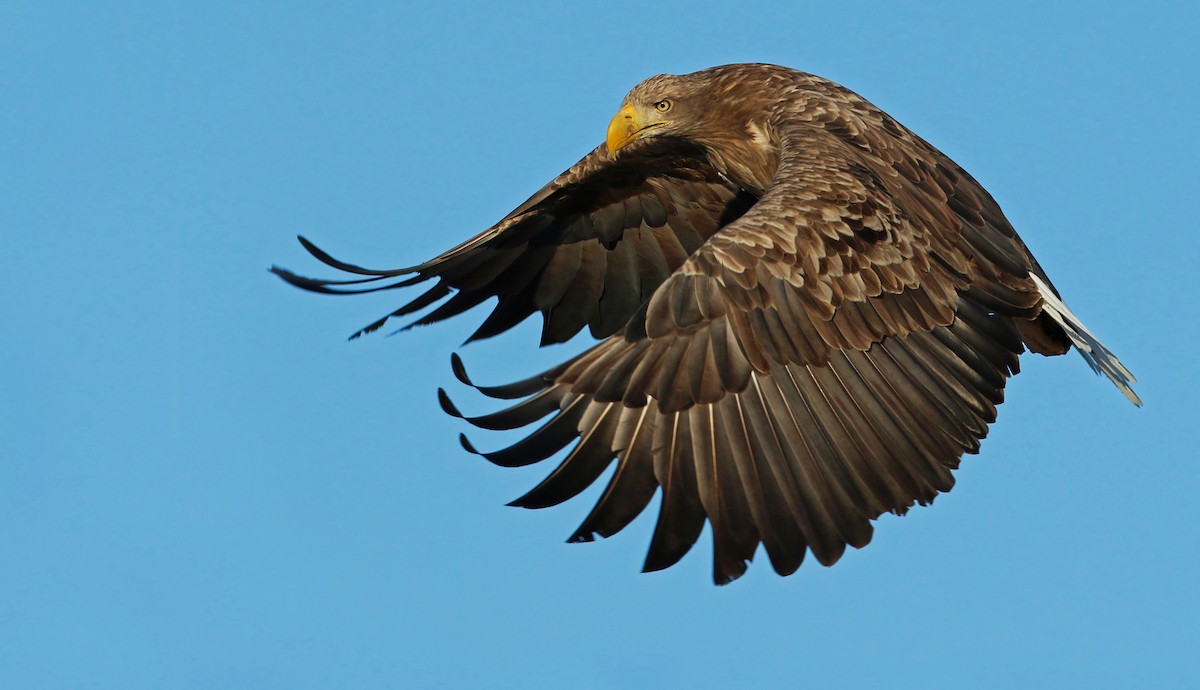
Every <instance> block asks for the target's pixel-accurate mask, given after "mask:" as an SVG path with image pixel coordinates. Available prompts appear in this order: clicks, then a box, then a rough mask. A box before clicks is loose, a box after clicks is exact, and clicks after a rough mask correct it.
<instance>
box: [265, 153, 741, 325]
mask: <svg viewBox="0 0 1200 690" xmlns="http://www.w3.org/2000/svg"><path fill="white" fill-rule="evenodd" d="M754 201H755V197H754V196H753V195H752V194H750V193H749V192H746V191H744V190H742V189H740V188H738V187H737V186H736V185H734V184H733V183H731V182H730V181H729V180H728V179H726V178H724V177H723V176H721V175H720V173H718V172H717V170H716V169H715V168H713V167H712V165H711V164H710V163H709V162H708V160H707V158H706V157H705V155H704V152H703V151H702V150H701V149H700V148H698V147H696V146H695V145H692V144H689V143H687V142H685V141H682V140H678V139H666V138H657V139H650V140H646V141H641V142H637V143H636V145H633V146H630V147H629V148H627V149H625V150H623V151H622V152H621V156H620V158H618V159H613V158H612V157H610V156H609V154H608V149H607V148H606V147H605V146H604V145H601V146H600V147H598V148H597V149H595V150H594V151H592V152H591V153H589V154H588V155H587V156H585V157H584V158H583V159H582V160H580V161H579V162H578V163H576V164H575V165H574V166H572V167H571V168H570V169H569V170H567V171H566V172H564V173H563V174H562V175H559V176H558V177H557V178H556V179H555V180H554V181H552V182H551V183H550V184H548V185H546V186H545V187H543V188H542V189H541V190H540V191H539V192H538V193H537V194H535V195H534V196H533V197H531V198H530V199H529V200H528V201H526V202H525V203H524V204H522V205H521V206H520V207H518V208H517V209H516V210H514V211H513V212H512V213H510V214H509V215H508V216H507V217H506V218H504V220H502V221H500V222H499V223H497V224H496V225H494V226H493V227H491V228H489V229H488V230H486V231H485V232H483V233H481V234H480V235H478V236H476V237H474V238H472V239H470V240H467V241H466V242H464V243H462V244H460V245H459V246H457V247H455V248H453V249H451V250H449V251H447V252H445V253H443V254H441V255H440V256H438V257H436V258H434V259H432V260H430V261H427V262H425V263H423V264H419V265H417V266H412V267H409V268H401V269H395V270H382V271H380V270H371V269H364V268H361V267H358V266H354V265H351V264H346V263H343V262H340V261H337V260H336V259H333V258H332V257H330V256H329V255H328V254H326V253H325V252H323V251H321V250H320V249H318V248H317V247H316V246H315V245H313V244H312V243H311V242H309V241H307V240H305V239H304V238H300V241H301V242H302V243H303V244H304V246H305V248H307V249H308V250H309V252H310V253H312V254H313V255H314V256H315V257H316V258H318V259H319V260H321V261H322V262H324V263H326V264H328V265H330V266H332V267H334V268H338V269H340V270H343V271H347V272H349V273H353V274H357V275H360V276H364V277H363V278H360V279H352V280H340V281H339V280H315V279H311V278H305V277H302V276H298V275H296V274H293V273H291V272H290V271H287V270H286V269H282V268H278V267H275V268H272V271H274V272H275V273H276V274H278V275H279V276H280V277H282V278H283V279H284V280H286V281H288V282H289V283H291V284H293V285H296V286H298V287H301V288H304V289H306V290H311V291H314V292H324V293H361V292H372V291H377V290H390V289H395V288H402V287H407V286H410V285H415V284H417V283H421V282H424V281H429V280H432V281H434V282H433V285H432V286H431V287H429V289H427V290H426V291H425V292H424V293H422V294H421V295H419V296H418V297H417V298H416V299H414V300H412V301H411V302H409V303H407V304H405V305H404V306H402V307H400V308H399V309H397V310H395V311H393V312H392V313H390V314H388V315H387V316H385V317H384V318H382V319H379V320H378V321H376V322H374V323H372V324H370V325H368V326H367V327H365V328H363V329H362V330H361V331H359V332H358V333H356V334H355V336H358V335H361V334H363V333H369V332H371V331H374V330H376V329H378V328H379V327H380V326H382V325H383V324H384V323H385V322H386V321H387V320H388V319H389V318H391V317H398V316H405V315H408V314H413V313H415V312H418V311H420V310H422V309H425V308H427V307H430V306H433V305H434V304H437V303H438V302H441V304H439V305H438V306H437V307H436V308H435V309H433V310H432V311H431V312H429V313H428V314H426V315H425V316H423V317H422V318H420V319H419V320H417V321H416V322H415V323H413V324H411V325H423V324H429V323H434V322H436V321H441V320H442V319H445V318H448V317H451V316H454V315H456V314H460V313H462V312H463V311H466V310H467V309H470V308H471V307H474V306H476V305H478V304H479V303H481V302H483V301H485V300H487V299H488V298H491V297H497V298H499V299H498V301H497V304H496V306H495V307H494V308H493V309H492V312H491V314H490V315H488V317H487V318H486V319H485V320H484V322H483V324H482V325H481V326H480V327H479V329H478V330H477V331H475V333H474V334H473V335H472V336H471V338H470V339H469V340H476V339H480V338H487V337H490V336H493V335H496V334H498V333H501V332H503V331H505V330H507V329H509V328H511V327H513V326H515V325H516V324H518V323H520V322H521V321H523V320H524V319H525V318H526V317H528V316H530V315H531V314H533V313H534V312H541V314H542V316H543V319H544V325H543V329H542V344H548V343H557V342H563V341H566V340H568V339H570V338H571V337H572V336H574V335H575V334H576V333H578V332H579V331H580V330H581V329H582V328H583V327H584V326H587V327H588V328H589V329H590V331H591V333H592V335H593V336H595V337H597V338H603V337H607V336H609V335H612V334H613V333H616V332H617V331H619V330H620V329H621V328H622V327H623V326H624V325H625V323H626V322H627V321H628V320H629V318H630V316H632V315H633V314H634V312H636V311H637V309H638V308H639V307H640V306H641V305H642V304H643V303H645V301H646V300H648V299H649V297H650V295H651V294H653V292H654V290H655V289H656V288H657V287H658V286H659V285H660V284H662V282H663V281H664V280H666V279H667V277H668V276H670V275H671V273H673V272H674V271H675V270H676V269H677V268H679V266H681V265H682V264H683V262H684V260H685V259H686V258H687V257H688V256H689V255H691V254H692V253H693V252H695V251H696V249H698V248H699V247H700V246H701V245H702V244H703V243H704V242H705V241H706V240H707V239H708V238H709V237H711V236H712V235H713V233H715V232H716V231H717V230H718V229H719V228H720V227H722V226H723V225H725V224H727V223H729V222H730V221H732V220H733V219H735V218H737V217H738V216H740V215H741V214H742V213H744V212H745V211H746V209H747V208H749V207H750V206H751V205H752V204H753V203H754ZM447 298H448V299H447ZM442 300H445V301H442Z"/></svg>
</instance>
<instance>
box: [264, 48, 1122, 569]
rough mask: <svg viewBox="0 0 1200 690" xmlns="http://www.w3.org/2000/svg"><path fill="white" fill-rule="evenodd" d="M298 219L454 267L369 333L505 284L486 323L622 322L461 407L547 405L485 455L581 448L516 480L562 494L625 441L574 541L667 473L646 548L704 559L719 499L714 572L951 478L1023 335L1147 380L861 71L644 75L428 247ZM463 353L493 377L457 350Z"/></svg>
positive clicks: (442, 269)
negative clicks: (522, 434) (497, 213)
mask: <svg viewBox="0 0 1200 690" xmlns="http://www.w3.org/2000/svg"><path fill="white" fill-rule="evenodd" d="M301 241H302V242H304V245H305V247H307V248H308V249H309V250H310V251H311V252H312V253H313V254H314V255H315V256H316V257H317V258H318V259H320V260H322V261H323V262H325V263H327V264H329V265H331V266H334V267H336V268H340V269H342V270H345V271H348V272H351V273H355V274H359V275H361V276H363V277H362V278H360V279H355V280H348V281H319V280H313V279H309V278H302V277H299V276H296V275H294V274H292V273H290V272H287V271H285V270H283V269H278V268H276V269H273V270H274V271H275V272H276V273H278V274H279V275H280V276H281V277H283V278H284V279H285V280H287V281H288V282H290V283H292V284H294V285H297V286H299V287H302V288H305V289H308V290H313V291H317V292H366V291H372V290H383V289H391V288H394V287H402V286H409V285H415V284H417V283H421V282H424V281H428V280H432V281H433V284H432V287H430V288H428V290H427V291H426V292H424V293H422V294H421V295H419V296H418V297H416V299H414V300H413V301H411V302H409V303H408V304H406V305H405V306H403V307H401V308H399V309H397V310H396V311H395V312H393V313H392V314H390V315H389V316H388V317H385V318H384V319H381V320H379V321H376V322H375V323H373V324H371V325H369V326H367V327H366V328H365V329H363V330H362V331H360V332H359V333H360V334H361V333H364V332H369V331H372V330H375V329H377V328H379V327H380V326H381V325H382V324H383V322H384V321H386V320H387V318H390V317H392V316H403V315H407V314H412V313H414V312H417V311H419V310H421V309H424V308H427V307H431V306H433V305H435V304H438V303H439V302H440V304H438V306H436V307H435V308H434V309H433V310H432V311H431V312H429V313H428V314H426V315H425V316H423V317H421V318H420V319H418V320H417V321H416V322H415V323H417V324H425V323H432V322H435V321H439V320H441V319H444V318H447V317H450V316H453V315H455V314H459V313H461V312H463V311H465V310H466V309H469V308H470V307H473V306H475V305H477V304H479V303H481V302H483V301H485V300H487V299H489V298H492V297H496V298H498V300H497V302H496V305H495V307H494V308H493V309H492V311H491V313H490V314H489V315H488V317H487V318H486V319H485V320H484V321H483V323H482V324H481V325H480V327H479V329H478V330H477V331H476V332H475V334H474V335H473V336H472V337H471V339H472V340H474V339H477V338H486V337H490V336H493V335H496V334H497V333H500V332H502V331H504V330H507V329H508V328H511V327H512V326H514V325H515V324H517V323H519V322H520V321H522V320H523V319H525V318H526V317H528V316H530V315H532V314H533V313H535V312H537V313H540V314H541V315H542V319H543V327H542V339H541V340H542V343H543V344H547V343H557V342H562V341H565V340H567V339H569V338H570V337H571V336H573V335H575V334H576V333H578V332H579V331H580V330H581V329H583V328H584V327H585V326H586V327H587V328H588V329H589V330H590V332H591V334H592V335H593V336H595V337H596V338H599V339H602V341H601V342H600V343H598V344H597V345H596V346H595V347H593V348H592V349H590V350H588V351H586V352H584V353H583V354H581V355H579V356H577V357H575V358H573V359H572V360H570V361H569V362H566V363H564V364H561V365H559V366H556V367H554V368H552V369H550V370H548V371H546V372H544V373H543V374H541V375H538V376H535V377H532V378H530V379H527V380H525V381H521V382H518V383H515V384H511V385H508V386H495V387H477V388H478V389H479V390H480V391H482V392H483V393H485V394H486V395H489V396H491V397H493V398H500V399H514V400H517V399H519V402H516V403H515V404H513V405H512V406H511V407H508V408H507V409H504V410H501V411H499V412H496V413H492V414H489V415H485V416H482V417H475V418H467V420H468V421H469V422H471V423H472V424H474V425H476V426H478V427H481V428H485V429H512V428H518V427H523V426H526V425H531V424H535V423H537V422H539V421H540V420H543V419H546V421H544V422H542V423H541V426H539V427H538V428H537V429H536V430H534V431H532V432H531V433H530V434H529V435H528V436H527V437H526V438H525V440H523V441H520V442H518V443H517V444H515V445H513V446H511V447H509V448H506V449H504V450H500V451H497V452H494V453H484V454H483V455H484V457H486V458H488V459H489V460H491V461H492V462H495V463H498V464H500V465H504V466H520V465H528V464H532V463H535V462H539V461H542V460H545V459H547V458H549V457H551V456H553V455H555V454H556V453H558V452H559V451H561V450H564V449H568V448H569V451H568V453H567V455H566V456H565V458H564V459H563V460H561V461H560V463H559V464H558V466H557V468H556V469H554V470H553V471H552V472H551V473H550V474H549V476H547V478H546V479H545V480H544V481H543V482H542V483H541V484H539V485H538V486H536V487H534V488H533V489H532V490H531V491H529V493H527V494H525V495H524V496H522V497H521V498H519V499H517V500H516V501H514V502H513V505H518V506H524V507H529V508H539V507H545V506H549V505H555V504H557V503H560V502H562V501H565V500H567V499H569V498H571V497H573V496H575V495H577V494H578V493H580V492H581V491H583V490H584V489H585V488H587V487H588V486H589V485H590V484H592V483H593V482H594V481H596V479H597V478H598V477H599V476H600V475H601V473H602V472H603V471H604V470H605V469H606V468H607V467H608V466H609V465H610V464H611V463H612V462H613V461H614V460H615V461H616V463H617V466H616V470H615V473H614V474H613V476H612V479H611V480H610V481H609V484H608V487H607V488H606V489H605V491H604V493H603V494H602V496H601V497H600V499H599V501H598V502H597V504H596V506H595V508H594V509H593V510H592V512H591V514H590V515H588V517H587V518H586V519H585V520H584V523H583V524H582V525H581V526H580V527H579V529H578V530H577V531H576V532H575V533H574V535H572V537H571V541H590V540H591V539H593V538H594V536H595V535H600V536H604V537H607V536H609V535H612V534H615V533H616V532H618V531H620V530H621V529H622V528H624V527H625V526H626V525H627V524H629V522H630V521H631V520H633V518H634V517H636V516H637V515H638V514H639V513H640V512H641V511H642V510H643V509H644V508H645V507H646V506H647V505H648V504H649V502H650V500H651V499H652V498H653V496H654V494H655V493H656V492H660V493H661V495H662V502H661V507H660V510H659V516H658V524H657V527H656V529H655V532H654V536H653V538H652V541H651V544H650V551H649V554H648V556H647V558H646V563H645V569H646V570H658V569H661V568H666V567H668V566H670V565H672V564H674V563H675V562H677V561H678V560H679V559H680V558H682V557H683V555H684V554H685V553H687V551H688V550H689V549H690V548H691V546H692V544H694V543H695V541H696V539H697V538H698V536H699V535H700V532H701V530H702V528H703V526H704V522H705V520H707V521H708V522H709V523H710V524H711V525H712V532H713V539H714V573H713V575H714V579H715V580H716V581H717V582H718V583H725V582H729V581H730V580H733V579H734V578H736V577H738V576H739V575H741V574H742V573H743V572H744V571H745V569H746V565H747V563H748V562H749V561H750V559H751V558H752V557H753V555H754V553H755V550H756V549H757V548H758V545H759V544H760V543H761V544H763V545H764V547H765V549H766V552H767V555H768V557H769V558H770V560H771V563H772V565H773V566H774V567H775V570H776V571H777V572H779V573H780V574H784V575H786V574H789V573H792V572H794V571H795V570H796V568H797V567H799V565H800V563H801V561H802V560H803V559H804V556H805V553H806V552H809V551H810V552H812V554H813V556H814V557H815V558H816V559H817V560H818V561H820V562H821V563H823V564H825V565H830V564H832V563H834V562H835V561H837V560H838V558H839V557H840V556H841V555H842V553H843V551H844V550H845V547H846V545H850V546H855V547H862V546H864V545H865V544H866V543H867V542H869V541H870V539H871V531H872V525H871V520H873V519H874V518H877V517H878V516H879V515H881V514H883V513H885V512H893V513H903V512H904V511H906V510H907V509H908V508H909V507H910V506H912V505H913V503H921V504H925V503H929V502H930V501H932V500H933V499H934V497H936V496H937V494H938V493H939V492H943V491H949V490H950V488H951V487H952V486H953V484H954V477H953V474H952V473H951V470H953V469H955V468H956V467H957V466H958V463H959V458H960V457H961V456H962V454H963V453H974V452H977V451H978V449H979V442H980V440H981V439H982V438H983V437H984V436H985V435H986V434H987V430H988V424H989V423H990V422H992V421H993V420H994V419H995V417H996V406H997V405H998V404H1000V402H1001V401H1002V400H1003V395H1004V384H1005V381H1006V379H1007V378H1008V377H1009V376H1010V375H1012V374H1015V373H1016V372H1017V356H1018V355H1019V354H1020V353H1022V352H1023V351H1024V350H1025V348H1029V349H1030V350H1032V351H1034V352H1038V353H1041V354H1046V355H1057V354H1062V353H1064V352H1066V351H1067V350H1068V349H1070V347H1071V346H1072V345H1073V346H1075V347H1076V348H1077V349H1079V351H1080V352H1081V354H1083V356H1084V357H1085V358H1086V359H1087V361H1088V363H1089V364H1090V365H1092V367H1093V368H1095V369H1096V370H1097V371H1099V372H1102V373H1103V374H1105V375H1106V376H1108V378H1110V379H1111V380H1112V381H1113V383H1115V384H1116V385H1117V387H1118V388H1120V389H1121V391H1122V392H1123V393H1124V394H1125V395H1126V397H1128V398H1129V399H1130V400H1131V401H1133V402H1135V403H1139V402H1140V401H1138V399H1137V397H1136V395H1134V393H1133V391H1132V390H1131V389H1130V387H1129V384H1130V383H1131V382H1132V381H1133V380H1134V379H1133V377H1132V376H1131V375H1130V373H1129V372H1128V371H1127V370H1126V369H1125V368H1124V367H1123V366H1122V365H1121V364H1120V362H1118V361H1117V359H1116V357H1115V356H1113V355H1112V353H1111V352H1109V351H1108V350H1107V349H1105V348H1104V346H1103V345H1101V344H1100V343H1099V341H1097V340H1096V338H1095V337H1094V336H1092V335H1091V333H1090V332H1088V331H1087V330H1086V329H1085V328H1084V327H1083V326H1082V324H1081V323H1080V322H1079V321H1078V319H1077V318H1076V317H1075V316H1074V315H1073V314H1071V312H1070V310H1069V309H1067V308H1066V305H1065V304H1063V303H1062V301H1061V299H1060V298H1059V297H1058V295H1057V293H1056V292H1055V290H1054V288H1053V287H1052V286H1051V284H1050V280H1049V278H1047V277H1046V274H1045V273H1044V272H1043V271H1042V269H1041V267H1040V266H1039V265H1038V263H1037V261H1036V260H1035V259H1034V258H1033V256H1032V255H1031V254H1030V253H1029V250H1028V249H1027V248H1026V247H1025V244H1024V243H1023V242H1022V241H1021V239H1020V238H1019V237H1018V236H1017V234H1016V232H1015V231H1014V230H1013V228H1012V226H1010V225H1009V223H1008V221H1007V220H1006V219H1005V218H1004V214H1003V213H1001V211H1000V208H999V206H997V205H996V202H995V201H994V200H993V199H992V197H991V196H990V195H988V193H987V192H986V191H984V190H983V188H982V187H980V186H979V183H977V182H976V181H975V180H974V179H973V178H972V177H971V176H970V175H968V174H967V173H966V172H965V171H964V170H963V169H962V168H960V167H958V166H957V165H956V164H955V163H954V162H953V161H951V160H950V159H949V158H947V157H946V156H945V155H943V154H942V153H940V152H939V151H938V150H937V149H935V148H933V147H932V146H930V145H929V144H928V143H926V142H925V141H924V140H922V139H921V138H919V137H917V136H916V135H915V134H913V133H912V132H910V131H909V130H907V129H906V128H905V127H903V126H902V125H900V124H899V123H897V122H896V121H895V120H893V119H892V118H891V117H889V116H888V115H887V114H886V113H884V112H882V111H881V110H879V109H878V108H876V107H874V106H873V105H871V104H870V103H868V102H867V101H865V100H863V99H862V98H861V97H860V96H858V95H857V94H855V93H853V92H851V91H849V90H847V89H845V88H842V87H841V86H838V85H837V84H834V83H832V82H830V81H827V80H824V79H821V78H819V77H815V76H812V75H809V74H804V73H802V72H796V71H794V70H791V69H787V68H784V67H776V66H771V65H727V66H724V67H716V68H713V69H709V70H704V71H702V72H696V73H694V74H689V75H683V76H671V75H663V76H658V77H653V78H651V79H648V80H646V81H644V82H642V83H641V84H639V85H638V86H636V87H635V88H634V89H633V90H632V91H631V92H630V93H629V95H628V96H626V97H625V101H624V104H623V107H622V108H621V110H620V112H619V113H618V114H617V116H616V117H615V118H614V119H613V121H612V123H611V125H610V127H609V132H608V139H607V141H606V143H604V144H601V145H600V146H599V147H597V148H596V149H595V150H594V151H592V152H591V153H589V154H588V155H587V156H585V157H584V158H583V159H582V160H581V161H579V162H578V163H576V164H575V165H574V166H572V167H571V168H570V169H569V170H567V171H566V172H564V173H563V174H562V175H560V176H559V177H558V178H556V179H555V180H554V181H552V182H551V183H550V184H548V185H546V187H544V188H543V189H542V190H541V191H539V192H538V193H537V194H535V195H534V196H533V197H532V198H531V199H529V200H528V201H526V202H525V203H524V204H522V205H521V206H520V207H519V208H517V209H516V210H515V211H513V212H512V213H511V214H509V215H508V216H507V217H506V218H505V219H504V220H502V221H501V222H500V223H498V224H497V225H495V226H493V227H492V228H490V229H488V230H487V231H485V232H484V233H482V234H481V235H479V236H477V237H475V238H473V239H471V240H468V241H467V242H465V243H463V244H461V245H459V246H458V247H455V248H453V249H451V250H449V251H447V252H445V253H444V254H442V255H441V256H438V257H437V258H435V259H433V260H431V261H428V262H425V263H423V264H420V265H417V266H413V267H411V268H404V269H398V270H393V271H373V270H367V269H362V268H359V267H356V266H351V265H348V264H344V263H341V262H338V261H336V260H334V259H332V258H331V257H329V256H328V255H326V254H325V253H323V252H321V251H320V250H318V249H317V248H316V247H314V246H313V245H312V244H311V243H309V242H307V241H305V240H303V238H302V240H301ZM391 279H396V280H391ZM443 300H444V301H443ZM355 335H358V334H355ZM454 369H455V373H456V375H457V376H458V377H459V378H460V380H462V381H464V382H466V383H468V384H469V383H471V382H470V380H469V379H468V378H467V376H466V373H465V371H463V369H462V365H461V362H459V361H458V360H457V358H454ZM439 394H440V399H441V401H442V406H443V408H445V409H446V410H447V411H448V412H449V413H450V414H453V415H456V416H462V415H461V414H460V413H459V412H458V410H457V409H456V408H455V407H454V405H453V404H452V403H451V402H450V400H449V398H448V397H446V395H445V393H444V392H440V391H439ZM547 418H548V419H547ZM464 446H465V447H466V448H467V449H468V450H471V451H472V452H475V451H474V449H473V448H472V447H471V446H470V444H468V443H467V442H466V440H465V437H464Z"/></svg>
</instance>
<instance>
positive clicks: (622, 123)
mask: <svg viewBox="0 0 1200 690" xmlns="http://www.w3.org/2000/svg"><path fill="white" fill-rule="evenodd" d="M665 124H667V122H666V120H653V121H650V122H646V121H644V120H642V118H641V117H639V113H638V111H637V109H636V108H634V107H633V105H630V104H627V105H624V106H621V109H620V110H618V111H617V114H616V115H614V116H613V119H612V122H609V123H608V138H607V139H606V141H607V143H608V152H609V154H614V153H616V152H617V151H619V150H621V149H622V148H624V147H625V146H627V145H628V144H629V142H631V141H633V140H634V139H637V138H638V137H639V136H641V135H642V132H645V131H646V130H648V129H654V128H655V127H661V126H663V125H665Z"/></svg>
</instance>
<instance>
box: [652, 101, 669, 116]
mask: <svg viewBox="0 0 1200 690" xmlns="http://www.w3.org/2000/svg"><path fill="white" fill-rule="evenodd" d="M654 109H655V110H657V111H658V112H660V113H665V112H667V111H668V110H670V109H671V101H668V100H667V99H665V98H664V99H663V100H661V101H659V102H658V103H655V104H654Z"/></svg>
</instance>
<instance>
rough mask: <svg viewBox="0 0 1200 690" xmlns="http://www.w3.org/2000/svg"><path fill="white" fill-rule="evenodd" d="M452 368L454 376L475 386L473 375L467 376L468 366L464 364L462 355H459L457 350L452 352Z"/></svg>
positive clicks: (461, 381)
mask: <svg viewBox="0 0 1200 690" xmlns="http://www.w3.org/2000/svg"><path fill="white" fill-rule="evenodd" d="M450 369H451V370H453V371H454V378H456V379H458V380H459V382H460V383H463V384H465V385H468V386H471V387H472V388H474V387H475V384H474V383H472V382H471V377H469V376H467V368H466V367H465V366H463V361H462V357H459V356H458V353H457V352H451V353H450Z"/></svg>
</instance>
